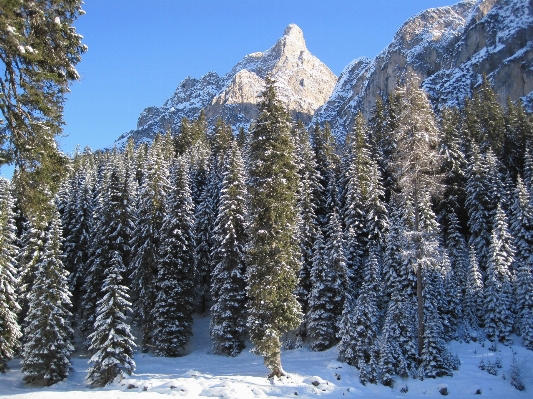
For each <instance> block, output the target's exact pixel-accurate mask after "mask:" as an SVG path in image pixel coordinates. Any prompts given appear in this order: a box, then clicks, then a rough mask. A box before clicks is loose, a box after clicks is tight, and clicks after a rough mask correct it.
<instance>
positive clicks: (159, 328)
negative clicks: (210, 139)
mask: <svg viewBox="0 0 533 399" xmlns="http://www.w3.org/2000/svg"><path fill="white" fill-rule="evenodd" d="M169 180H170V181H169V182H170V185H169V187H168V189H167V190H168V193H167V198H166V199H165V211H164V217H163V221H162V225H161V230H160V231H159V237H160V248H159V252H158V257H159V263H158V270H157V276H156V281H155V286H156V292H157V293H156V297H155V301H154V309H152V313H153V324H152V325H153V332H152V342H153V345H154V347H155V353H156V354H157V355H160V356H181V355H183V351H184V347H185V345H186V344H187V342H188V341H189V339H190V337H191V336H192V323H193V321H192V314H193V311H194V266H195V261H194V209H193V208H194V205H193V202H192V198H191V190H190V182H189V178H188V173H187V165H186V164H185V163H184V162H183V160H182V159H180V160H176V161H174V164H173V165H172V167H171V171H170V179H169Z"/></svg>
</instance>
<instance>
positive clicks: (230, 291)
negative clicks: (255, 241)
mask: <svg viewBox="0 0 533 399" xmlns="http://www.w3.org/2000/svg"><path fill="white" fill-rule="evenodd" d="M246 220H247V212H246V186H245V174H244V164H243V160H242V157H241V153H240V150H239V149H238V147H237V146H236V144H233V146H232V148H231V149H230V150H229V153H228V155H227V162H226V166H225V171H224V179H223V182H222V190H221V198H220V208H219V212H218V217H217V220H216V223H215V231H214V239H213V241H214V242H215V247H214V248H215V249H214V252H213V259H214V262H215V268H214V269H213V273H212V276H211V279H212V281H213V285H212V289H211V293H212V296H213V306H212V307H211V315H212V319H211V325H210V330H211V340H212V341H213V352H214V353H216V354H220V355H226V356H237V355H238V354H239V353H240V352H241V351H242V350H243V349H244V347H245V344H244V341H245V334H246V313H245V304H246V279H245V276H246V264H245V245H246V242H247V240H248V238H247V235H246V228H247V226H246Z"/></svg>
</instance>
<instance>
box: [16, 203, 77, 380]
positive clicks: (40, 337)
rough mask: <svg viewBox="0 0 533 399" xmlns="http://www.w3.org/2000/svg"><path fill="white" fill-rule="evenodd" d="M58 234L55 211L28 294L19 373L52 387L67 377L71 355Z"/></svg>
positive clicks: (66, 302) (67, 299)
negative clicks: (20, 371) (27, 308)
mask: <svg viewBox="0 0 533 399" xmlns="http://www.w3.org/2000/svg"><path fill="white" fill-rule="evenodd" d="M61 246H62V232H61V221H60V216H59V213H58V212H57V211H56V212H55V213H54V215H53V218H52V221H51V222H50V225H49V227H48V230H47V233H46V242H45V243H44V248H43V250H42V252H41V254H40V255H39V259H38V261H37V265H36V270H37V273H36V276H35V281H34V283H33V286H32V287H31V290H30V292H29V294H28V297H29V310H28V315H27V316H26V320H25V327H24V336H25V344H24V347H23V350H22V359H23V360H22V372H23V373H24V374H25V376H24V381H25V382H28V383H36V384H44V385H52V384H55V383H56V382H58V381H61V380H63V379H64V378H66V377H67V376H68V374H69V369H70V366H71V364H70V355H71V353H72V352H73V351H74V347H73V346H72V343H71V341H70V340H71V337H72V334H73V331H72V329H71V328H70V322H69V319H70V317H71V316H72V314H71V313H70V311H69V310H68V309H69V307H70V306H71V300H70V297H71V295H70V292H69V289H68V280H67V272H66V270H65V268H64V266H63V262H62V256H63V254H62V248H61Z"/></svg>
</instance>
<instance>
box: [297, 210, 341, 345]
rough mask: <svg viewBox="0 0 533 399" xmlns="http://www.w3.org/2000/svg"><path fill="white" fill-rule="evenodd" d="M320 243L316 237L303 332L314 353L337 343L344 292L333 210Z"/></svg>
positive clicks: (335, 218)
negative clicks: (307, 309)
mask: <svg viewBox="0 0 533 399" xmlns="http://www.w3.org/2000/svg"><path fill="white" fill-rule="evenodd" d="M321 241H322V238H321V236H320V235H317V242H316V245H315V248H314V251H315V258H314V262H313V269H312V270H311V278H312V286H311V287H312V288H311V293H310V296H309V312H308V314H307V330H308V333H309V336H310V337H311V338H312V339H313V341H312V342H311V349H313V350H318V351H322V350H325V349H328V348H331V347H332V346H333V345H334V344H335V343H336V342H337V333H338V322H339V321H340V318H341V314H342V310H343V308H344V303H345V300H346V292H347V290H348V270H347V268H346V258H345V257H344V243H343V239H342V229H341V226H340V222H339V220H338V217H337V214H336V213H335V211H333V212H332V213H331V215H330V222H329V224H328V238H327V239H326V240H325V243H324V244H322V243H321ZM322 246H323V247H324V248H323V249H322V250H321V247H322Z"/></svg>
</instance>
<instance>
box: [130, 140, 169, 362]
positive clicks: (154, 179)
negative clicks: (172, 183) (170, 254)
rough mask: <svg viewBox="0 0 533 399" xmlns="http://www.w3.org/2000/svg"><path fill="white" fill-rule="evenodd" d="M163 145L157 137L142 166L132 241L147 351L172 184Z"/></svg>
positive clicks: (137, 307)
mask: <svg viewBox="0 0 533 399" xmlns="http://www.w3.org/2000/svg"><path fill="white" fill-rule="evenodd" d="M163 147H164V142H163V140H162V138H161V137H160V136H156V139H155V140H154V142H153V143H152V145H151V147H150V149H149V151H148V154H147V157H146V163H145V164H144V166H143V173H142V174H143V180H142V183H141V186H140V189H139V197H140V201H139V218H138V220H137V225H136V226H135V230H134V232H133V236H132V239H131V244H130V245H131V247H132V253H133V254H134V255H133V256H132V260H131V263H132V264H131V269H132V271H133V272H132V274H131V276H130V278H131V281H132V291H133V293H134V301H133V304H134V306H133V310H134V314H135V316H136V318H137V319H138V321H139V324H140V326H141V329H142V331H143V336H142V350H144V351H147V350H148V345H152V336H153V334H152V333H153V331H154V316H155V315H154V312H153V309H154V306H155V299H156V296H157V289H156V277H157V274H158V265H159V262H160V257H159V250H160V246H161V236H160V231H161V225H162V223H163V218H164V213H165V205H164V204H165V198H166V196H167V191H168V187H169V184H168V159H167V156H168V154H166V153H165V148H163ZM167 147H168V146H167ZM167 150H168V148H167Z"/></svg>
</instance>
